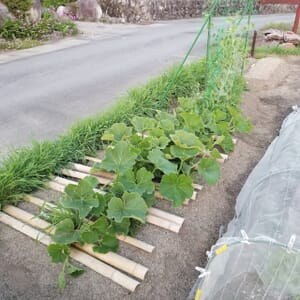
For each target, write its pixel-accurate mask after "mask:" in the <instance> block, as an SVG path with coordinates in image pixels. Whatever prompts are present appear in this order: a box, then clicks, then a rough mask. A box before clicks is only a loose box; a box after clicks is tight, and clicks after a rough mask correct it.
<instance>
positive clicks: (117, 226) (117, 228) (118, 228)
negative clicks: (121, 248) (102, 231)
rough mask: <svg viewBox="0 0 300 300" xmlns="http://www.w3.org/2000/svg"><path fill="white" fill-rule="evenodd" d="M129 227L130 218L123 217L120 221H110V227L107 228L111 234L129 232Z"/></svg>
mask: <svg viewBox="0 0 300 300" xmlns="http://www.w3.org/2000/svg"><path fill="white" fill-rule="evenodd" d="M129 227H130V220H129V219H123V221H122V222H121V223H117V222H114V221H113V222H112V224H111V228H110V230H109V233H111V234H115V233H118V234H125V235H127V234H128V232H129Z"/></svg>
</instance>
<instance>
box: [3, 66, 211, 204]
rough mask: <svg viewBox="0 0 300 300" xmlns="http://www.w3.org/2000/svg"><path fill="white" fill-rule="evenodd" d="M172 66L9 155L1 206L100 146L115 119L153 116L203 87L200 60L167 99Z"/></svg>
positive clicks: (40, 184)
mask: <svg viewBox="0 0 300 300" xmlns="http://www.w3.org/2000/svg"><path fill="white" fill-rule="evenodd" d="M175 71H176V68H172V69H170V70H169V71H167V72H166V73H164V74H163V75H161V76H159V77H158V78H155V79H153V80H151V81H150V82H149V83H148V84H146V85H145V86H142V87H138V88H134V89H132V90H130V91H129V92H128V94H127V95H126V96H124V97H122V98H121V99H119V101H118V102H117V104H116V105H114V106H113V107H112V108H110V109H108V110H107V111H105V112H103V113H101V114H98V115H96V116H94V117H91V118H89V119H86V120H83V121H81V122H79V123H77V124H76V125H75V126H73V127H72V128H71V129H70V130H69V132H68V133H67V134H66V135H63V136H61V137H60V138H59V139H58V140H56V141H54V142H50V141H45V142H41V143H38V142H34V143H33V144H32V147H24V148H21V149H19V150H16V151H14V152H12V153H10V154H9V155H8V157H6V158H5V159H3V160H2V162H1V167H0V207H3V205H5V204H8V203H11V204H16V203H17V202H18V200H20V199H21V198H22V195H24V194H26V193H31V192H33V191H34V190H35V189H38V188H40V187H42V186H43V184H44V183H45V181H47V180H48V179H49V178H50V176H51V174H54V172H55V171H57V170H59V169H60V168H61V167H63V166H65V165H66V164H67V163H68V162H70V161H74V160H75V161H80V160H82V159H83V158H84V155H87V154H93V153H95V151H96V150H98V149H100V148H101V145H102V142H101V136H102V134H103V132H104V131H105V130H106V129H107V128H109V127H111V126H112V125H113V124H114V123H116V122H124V123H127V124H129V121H130V119H131V118H132V117H133V116H142V115H145V114H146V115H150V116H152V115H154V114H155V110H157V109H162V110H167V109H168V108H169V107H170V106H171V105H173V104H174V102H176V101H177V100H178V98H180V97H190V96H192V95H194V94H197V93H199V92H200V91H201V90H203V89H204V85H205V62H204V61H201V62H199V61H197V62H194V63H192V64H190V65H187V66H186V67H184V68H183V70H182V72H181V74H180V75H179V77H178V78H177V81H176V84H175V86H174V87H173V88H172V89H171V92H170V95H169V97H168V98H166V99H164V100H162V98H161V97H162V95H163V92H164V90H165V88H166V86H167V84H168V82H169V81H170V78H172V76H173V75H174V72H175Z"/></svg>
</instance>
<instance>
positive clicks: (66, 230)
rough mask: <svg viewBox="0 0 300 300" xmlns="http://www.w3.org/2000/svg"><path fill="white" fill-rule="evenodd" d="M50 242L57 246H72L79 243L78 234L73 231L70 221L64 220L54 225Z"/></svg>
mask: <svg viewBox="0 0 300 300" xmlns="http://www.w3.org/2000/svg"><path fill="white" fill-rule="evenodd" d="M52 240H53V241H54V242H55V243H57V244H72V243H74V242H77V241H79V232H78V231H76V230H75V229H74V224H73V221H72V220H71V219H65V220H63V221H61V222H60V223H58V224H57V225H56V229H55V233H54V235H53V236H52Z"/></svg>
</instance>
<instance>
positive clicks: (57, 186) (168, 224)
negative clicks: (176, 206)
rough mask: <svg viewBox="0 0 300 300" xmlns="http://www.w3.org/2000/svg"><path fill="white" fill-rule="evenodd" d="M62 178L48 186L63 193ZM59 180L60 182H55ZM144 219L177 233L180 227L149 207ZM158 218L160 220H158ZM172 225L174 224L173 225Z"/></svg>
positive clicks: (55, 180) (57, 178)
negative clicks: (154, 213) (156, 213)
mask: <svg viewBox="0 0 300 300" xmlns="http://www.w3.org/2000/svg"><path fill="white" fill-rule="evenodd" d="M61 179H63V180H64V181H65V179H64V178H61V177H56V178H55V179H54V181H50V182H49V183H48V187H49V188H51V189H52V190H55V191H58V192H61V193H64V189H65V185H62V184H61V182H62V180H61ZM57 180H58V181H60V183H58V182H57ZM68 182H69V184H70V183H72V184H76V183H77V182H75V181H74V182H73V181H71V180H68ZM94 190H95V191H98V190H97V189H94ZM102 193H103V192H102ZM151 216H153V217H155V218H151ZM146 220H147V222H148V223H149V224H152V225H156V226H159V227H161V228H164V229H167V230H170V231H173V232H175V233H178V232H179V230H180V227H181V226H179V225H178V224H177V223H174V222H172V221H171V220H166V219H162V218H160V217H157V216H155V215H152V209H151V208H149V210H148V215H147V217H146ZM159 220H160V222H159ZM173 225H174V226H173ZM178 226H179V229H178Z"/></svg>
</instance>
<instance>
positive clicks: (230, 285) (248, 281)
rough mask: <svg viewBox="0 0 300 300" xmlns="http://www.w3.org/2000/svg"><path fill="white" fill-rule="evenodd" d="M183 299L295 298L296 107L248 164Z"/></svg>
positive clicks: (298, 205) (298, 246)
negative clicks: (223, 224) (223, 225)
mask: <svg viewBox="0 0 300 300" xmlns="http://www.w3.org/2000/svg"><path fill="white" fill-rule="evenodd" d="M235 210H236V211H235V212H236V216H235V218H234V219H233V220H232V221H231V222H230V223H229V225H228V229H227V232H226V233H225V234H224V235H223V236H222V237H221V238H220V239H219V240H218V241H217V243H216V245H214V246H213V247H212V249H211V251H210V252H209V253H208V257H209V262H208V265H207V267H206V269H200V268H199V271H200V272H201V274H200V276H199V279H198V281H197V282H196V284H195V286H194V288H193V290H192V292H191V294H190V296H189V299H196V300H199V299H200V300H206V299H216V300H222V299H224V300H247V299H272V300H273V299H274V300H275V299H276V300H277V299H284V300H296V299H297V300H300V239H299V237H300V109H298V108H297V107H294V111H293V112H292V113H291V114H290V115H289V116H288V117H287V118H286V119H285V121H284V122H283V125H282V127H281V130H280V134H279V136H278V137H277V138H276V139H275V140H274V141H273V142H272V144H271V145H270V146H269V148H268V150H267V151H266V153H265V155H264V157H263V158H262V159H261V161H260V162H259V163H258V164H257V166H256V167H255V168H254V170H253V171H252V173H251V174H250V176H249V177H248V179H247V181H246V183H245V185H244V187H243V188H242V190H241V192H240V194H239V196H238V198H237V202H236V209H235Z"/></svg>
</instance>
